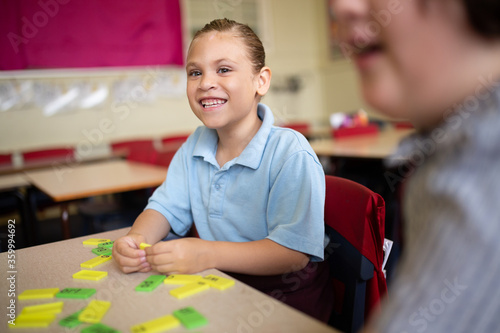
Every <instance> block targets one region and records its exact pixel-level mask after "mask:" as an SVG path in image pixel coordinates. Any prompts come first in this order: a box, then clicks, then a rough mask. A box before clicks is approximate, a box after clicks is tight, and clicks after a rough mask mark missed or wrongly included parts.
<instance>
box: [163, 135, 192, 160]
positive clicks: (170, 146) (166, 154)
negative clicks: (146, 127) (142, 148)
mask: <svg viewBox="0 0 500 333" xmlns="http://www.w3.org/2000/svg"><path fill="white" fill-rule="evenodd" d="M188 137H189V134H182V135H181V134H179V135H175V136H167V137H164V138H162V139H161V143H162V147H161V149H160V150H159V151H158V156H157V159H156V164H157V165H161V166H167V167H168V166H169V165H170V162H171V161H172V159H173V158H174V155H175V153H176V152H177V150H178V149H179V148H180V147H181V146H182V144H183V143H184V142H185V141H186V140H187V138H188Z"/></svg>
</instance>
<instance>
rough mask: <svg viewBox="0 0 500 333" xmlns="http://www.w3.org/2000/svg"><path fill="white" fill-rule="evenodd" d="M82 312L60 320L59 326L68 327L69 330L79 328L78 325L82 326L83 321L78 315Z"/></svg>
mask: <svg viewBox="0 0 500 333" xmlns="http://www.w3.org/2000/svg"><path fill="white" fill-rule="evenodd" d="M82 311H83V310H80V311H78V312H75V313H73V314H71V315H69V316H67V317H65V318H63V319H61V320H59V325H61V326H64V327H68V328H73V327H77V326H78V325H80V324H81V323H82V322H81V321H79V320H78V315H79V314H80V312H82Z"/></svg>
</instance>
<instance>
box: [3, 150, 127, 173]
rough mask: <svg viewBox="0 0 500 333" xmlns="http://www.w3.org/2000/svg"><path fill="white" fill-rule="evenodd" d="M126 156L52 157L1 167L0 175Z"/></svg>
mask: <svg viewBox="0 0 500 333" xmlns="http://www.w3.org/2000/svg"><path fill="white" fill-rule="evenodd" d="M125 156H126V154H125V153H123V152H112V153H109V154H99V155H95V156H90V157H85V158H82V159H79V160H77V159H75V158H74V157H72V156H70V157H51V158H40V159H36V160H33V161H25V162H24V163H23V164H21V165H13V164H8V165H0V175H7V174H15V173H22V172H26V171H33V170H40V169H46V168H50V167H53V166H63V165H68V164H74V165H76V164H83V163H94V162H100V161H107V160H113V159H122V158H124V157H125Z"/></svg>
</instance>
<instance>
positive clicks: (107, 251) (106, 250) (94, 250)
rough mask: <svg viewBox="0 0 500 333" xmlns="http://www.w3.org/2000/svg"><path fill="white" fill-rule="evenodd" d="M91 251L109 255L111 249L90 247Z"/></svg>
mask: <svg viewBox="0 0 500 333" xmlns="http://www.w3.org/2000/svg"><path fill="white" fill-rule="evenodd" d="M92 253H94V254H95V255H98V256H110V255H112V254H113V250H111V249H107V248H105V247H96V248H95V249H92Z"/></svg>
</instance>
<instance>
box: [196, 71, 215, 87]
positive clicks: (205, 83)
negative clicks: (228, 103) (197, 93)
mask: <svg viewBox="0 0 500 333" xmlns="http://www.w3.org/2000/svg"><path fill="white" fill-rule="evenodd" d="M216 86H217V82H216V79H215V77H214V76H213V75H210V74H203V75H202V76H201V80H200V86H199V87H200V89H201V90H210V89H213V88H215V87H216Z"/></svg>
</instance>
